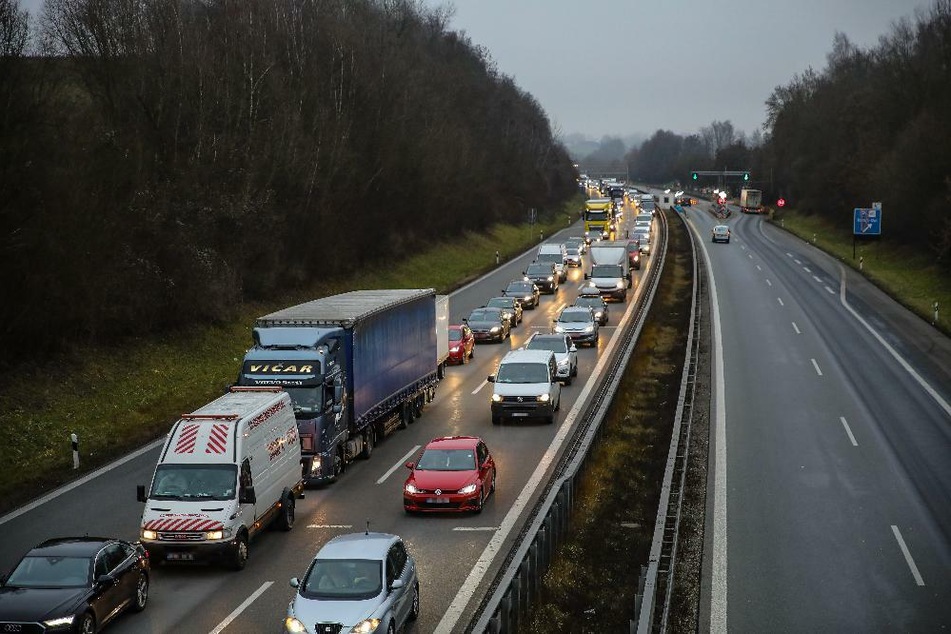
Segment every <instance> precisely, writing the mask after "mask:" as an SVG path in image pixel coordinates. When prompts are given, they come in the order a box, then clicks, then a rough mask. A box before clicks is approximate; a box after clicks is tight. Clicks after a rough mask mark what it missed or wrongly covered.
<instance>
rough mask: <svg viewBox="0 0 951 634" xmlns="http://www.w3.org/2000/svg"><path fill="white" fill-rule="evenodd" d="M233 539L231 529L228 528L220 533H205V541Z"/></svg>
mask: <svg viewBox="0 0 951 634" xmlns="http://www.w3.org/2000/svg"><path fill="white" fill-rule="evenodd" d="M230 537H231V529H230V528H226V529H224V530H220V531H208V532H206V533H205V539H229V538H230Z"/></svg>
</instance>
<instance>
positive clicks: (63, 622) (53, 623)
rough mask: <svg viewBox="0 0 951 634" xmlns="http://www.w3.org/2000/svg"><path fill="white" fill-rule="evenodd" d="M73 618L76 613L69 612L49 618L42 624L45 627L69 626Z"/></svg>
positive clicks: (74, 618)
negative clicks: (66, 614) (68, 613)
mask: <svg viewBox="0 0 951 634" xmlns="http://www.w3.org/2000/svg"><path fill="white" fill-rule="evenodd" d="M75 620H76V615H75V614H71V615H69V616H61V617H59V618H56V619H50V620H49V621H43V625H45V626H46V627H69V626H70V625H72V624H73V621H75Z"/></svg>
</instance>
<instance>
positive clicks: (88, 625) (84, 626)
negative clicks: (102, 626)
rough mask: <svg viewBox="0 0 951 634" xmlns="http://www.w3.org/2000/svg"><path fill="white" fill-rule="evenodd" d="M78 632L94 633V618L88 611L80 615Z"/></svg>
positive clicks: (83, 633) (84, 633)
mask: <svg viewBox="0 0 951 634" xmlns="http://www.w3.org/2000/svg"><path fill="white" fill-rule="evenodd" d="M78 631H79V632H80V634H96V619H95V617H93V615H92V614H90V613H89V612H87V613H85V614H83V615H82V617H81V618H80V621H79V630H78Z"/></svg>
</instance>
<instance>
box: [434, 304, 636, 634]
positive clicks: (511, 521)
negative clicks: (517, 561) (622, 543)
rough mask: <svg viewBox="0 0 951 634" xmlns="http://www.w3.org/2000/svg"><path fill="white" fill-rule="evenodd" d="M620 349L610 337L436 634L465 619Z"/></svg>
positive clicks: (629, 310) (443, 633) (630, 310)
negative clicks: (599, 381) (597, 377)
mask: <svg viewBox="0 0 951 634" xmlns="http://www.w3.org/2000/svg"><path fill="white" fill-rule="evenodd" d="M635 304H636V302H628V308H627V310H626V311H625V313H624V316H623V317H622V318H621V321H620V323H619V325H620V324H623V323H624V322H625V321H626V320H628V319H630V318H631V315H633V311H634V305H635ZM617 345H618V338H617V337H611V339H610V341H609V342H608V344H607V346H605V349H604V354H603V355H600V356H599V358H598V362H597V364H596V365H595V366H594V370H592V371H591V374H590V376H589V379H588V381H586V382H585V384H584V387H583V388H582V390H581V392H580V393H579V394H578V398H577V399H576V400H575V404H574V406H572V408H571V410H569V411H568V413H567V415H566V416H565V419H564V421H562V423H561V426H560V427H559V428H558V431H557V432H556V433H555V437H554V438H552V440H551V444H549V445H548V448H547V449H546V450H545V453H544V455H543V456H542V457H541V459H540V460H539V462H538V466H537V467H535V471H533V472H532V475H531V477H530V478H529V479H528V481H527V482H526V483H525V486H524V487H523V488H522V490H521V491H520V492H519V494H518V497H517V498H516V499H515V502H513V503H512V506H511V508H509V510H508V512H507V513H506V514H505V517H504V518H502V523H501V524H500V525H499V529H498V530H497V531H496V532H495V534H494V535H492V539H490V540H489V543H488V544H486V546H485V549H483V551H482V554H481V555H479V559H478V560H477V561H476V562H475V564H473V566H472V570H470V571H469V575H468V576H467V577H466V580H465V581H464V582H463V583H462V586H461V587H460V588H459V591H458V592H457V593H456V596H455V597H454V598H453V600H452V602H451V603H450V605H449V607H448V608H447V609H446V612H445V614H443V616H442V618H441V619H440V620H439V623H438V624H437V625H436V629H435V630H433V632H435V634H449V632H452V629H453V628H454V627H455V626H456V623H458V622H459V619H460V618H461V617H462V615H463V614H465V613H466V612H465V609H466V606H467V605H468V604H469V601H471V600H472V597H473V595H474V594H475V592H476V590H477V589H478V587H479V585H480V584H481V582H482V579H483V578H484V577H485V575H486V573H487V572H488V571H489V567H490V566H491V565H492V561H493V560H494V559H495V558H496V556H498V554H499V553H500V552H502V545H503V544H504V543H505V540H506V539H508V536H509V534H510V533H511V532H512V529H514V528H515V524H516V522H517V521H518V518H519V517H520V516H521V514H522V512H523V511H524V510H525V507H527V506H528V504H529V502H530V501H531V499H532V497H533V496H534V494H535V491H536V490H537V489H538V487H539V485H540V484H541V482H542V480H543V479H544V478H545V474H546V473H547V472H548V469H549V468H550V467H551V465H552V463H553V462H554V460H555V458H556V457H557V455H558V453H559V449H560V448H561V447H562V446H563V445H564V443H565V440H566V439H567V437H568V434H569V433H570V432H571V429H572V427H573V426H574V421H575V419H576V418H577V417H578V415H579V413H580V412H581V408H582V406H583V405H584V403H585V402H586V401H587V400H588V396H589V395H590V393H591V391H592V390H593V389H594V384H595V381H594V380H593V378H594V377H596V376H599V375H600V374H601V372H603V370H604V366H605V364H606V363H607V361H608V359H610V358H612V356H613V355H614V348H615V347H616V346H617Z"/></svg>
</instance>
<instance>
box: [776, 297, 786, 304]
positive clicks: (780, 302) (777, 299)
mask: <svg viewBox="0 0 951 634" xmlns="http://www.w3.org/2000/svg"><path fill="white" fill-rule="evenodd" d="M776 301H777V302H779V305H780V306H785V305H786V304H784V303H783V298H782V297H777V298H776Z"/></svg>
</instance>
